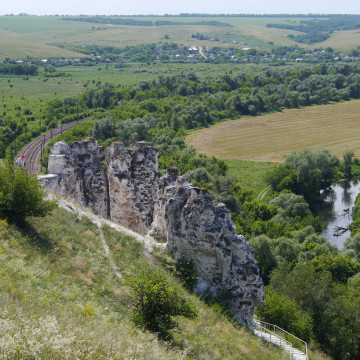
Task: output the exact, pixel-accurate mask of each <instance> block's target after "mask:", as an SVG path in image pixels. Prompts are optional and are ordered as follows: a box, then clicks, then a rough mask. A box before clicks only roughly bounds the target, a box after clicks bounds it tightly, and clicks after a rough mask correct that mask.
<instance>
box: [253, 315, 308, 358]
mask: <svg viewBox="0 0 360 360" xmlns="http://www.w3.org/2000/svg"><path fill="white" fill-rule="evenodd" d="M254 324H255V326H256V327H257V328H258V329H260V330H262V329H264V330H265V332H268V333H270V341H271V334H274V335H275V336H277V337H278V338H279V339H280V346H281V339H283V341H284V342H285V343H287V344H288V345H290V346H291V347H292V348H293V349H298V348H297V347H296V345H295V340H297V341H299V342H300V343H302V344H303V345H304V348H305V356H306V360H308V347H307V343H306V342H305V341H303V340H301V339H299V338H298V337H297V336H295V335H293V334H290V333H289V332H287V331H286V330H284V329H282V328H280V327H279V326H277V325H274V324H269V323H267V322H265V321H260V320H256V319H254ZM268 327H270V328H273V329H274V330H273V331H271V330H270V329H268ZM276 329H277V330H278V331H279V332H280V334H281V333H283V334H287V335H289V336H290V337H292V338H293V343H290V341H288V340H286V339H285V337H280V336H279V335H278V334H276ZM298 350H302V349H298Z"/></svg>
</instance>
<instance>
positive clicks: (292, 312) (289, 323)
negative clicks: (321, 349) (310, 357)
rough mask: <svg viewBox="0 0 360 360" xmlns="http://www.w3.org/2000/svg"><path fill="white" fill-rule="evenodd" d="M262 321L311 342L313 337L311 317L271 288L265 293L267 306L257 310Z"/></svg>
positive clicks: (291, 300)
mask: <svg viewBox="0 0 360 360" xmlns="http://www.w3.org/2000/svg"><path fill="white" fill-rule="evenodd" d="M256 314H257V315H258V316H259V317H260V319H261V320H264V321H266V322H268V323H271V324H275V325H277V326H279V327H281V328H283V329H284V330H286V331H288V332H290V333H292V334H294V335H295V336H297V337H299V338H300V339H302V340H303V341H306V342H309V341H310V340H311V337H312V320H311V317H310V316H309V315H307V314H305V313H304V312H302V311H301V310H300V309H299V307H298V306H297V305H296V303H295V301H294V300H293V299H289V298H288V297H287V296H284V295H279V294H276V293H275V292H273V291H271V290H270V289H269V288H266V292H265V304H264V305H263V306H261V307H260V308H259V309H257V311H256Z"/></svg>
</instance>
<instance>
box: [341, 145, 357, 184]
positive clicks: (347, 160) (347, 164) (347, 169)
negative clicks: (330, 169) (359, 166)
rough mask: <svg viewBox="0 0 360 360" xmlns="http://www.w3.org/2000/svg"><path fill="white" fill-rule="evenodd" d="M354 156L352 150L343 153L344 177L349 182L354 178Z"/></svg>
mask: <svg viewBox="0 0 360 360" xmlns="http://www.w3.org/2000/svg"><path fill="white" fill-rule="evenodd" d="M354 156H355V154H354V152H353V151H352V150H346V151H345V152H344V153H343V159H344V176H345V179H348V180H350V179H351V178H352V172H351V165H352V159H353V157H354Z"/></svg>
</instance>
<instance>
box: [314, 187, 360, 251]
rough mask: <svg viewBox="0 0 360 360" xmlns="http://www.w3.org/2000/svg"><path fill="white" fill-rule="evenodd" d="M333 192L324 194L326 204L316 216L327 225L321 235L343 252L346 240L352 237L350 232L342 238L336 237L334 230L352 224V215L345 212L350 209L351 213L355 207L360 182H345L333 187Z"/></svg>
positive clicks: (318, 210)
mask: <svg viewBox="0 0 360 360" xmlns="http://www.w3.org/2000/svg"><path fill="white" fill-rule="evenodd" d="M331 190H332V191H331V192H329V193H327V194H324V200H325V202H324V203H323V204H322V206H321V207H320V208H319V209H317V211H316V215H318V216H319V217H320V219H321V220H322V221H323V223H325V224H326V228H325V230H324V231H323V232H322V233H321V235H323V236H325V237H326V238H327V239H328V240H329V242H330V243H331V244H333V245H336V246H337V247H338V249H340V250H342V249H343V248H344V242H345V240H346V239H347V238H348V237H349V236H350V231H347V232H345V233H344V234H342V235H341V236H334V232H335V231H334V229H335V226H340V227H344V228H346V227H348V226H349V224H350V223H351V222H352V217H351V215H344V210H345V209H350V211H351V209H352V207H353V206H354V203H355V200H356V197H357V195H358V194H359V192H360V181H359V180H355V181H351V182H348V181H344V182H341V183H338V184H335V185H333V186H331Z"/></svg>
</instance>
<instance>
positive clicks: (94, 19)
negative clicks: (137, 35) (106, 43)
mask: <svg viewBox="0 0 360 360" xmlns="http://www.w3.org/2000/svg"><path fill="white" fill-rule="evenodd" d="M61 20H67V21H81V22H90V23H96V24H112V25H127V26H153V22H152V21H146V20H136V19H122V18H114V17H107V16H81V17H62V18H61Z"/></svg>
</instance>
